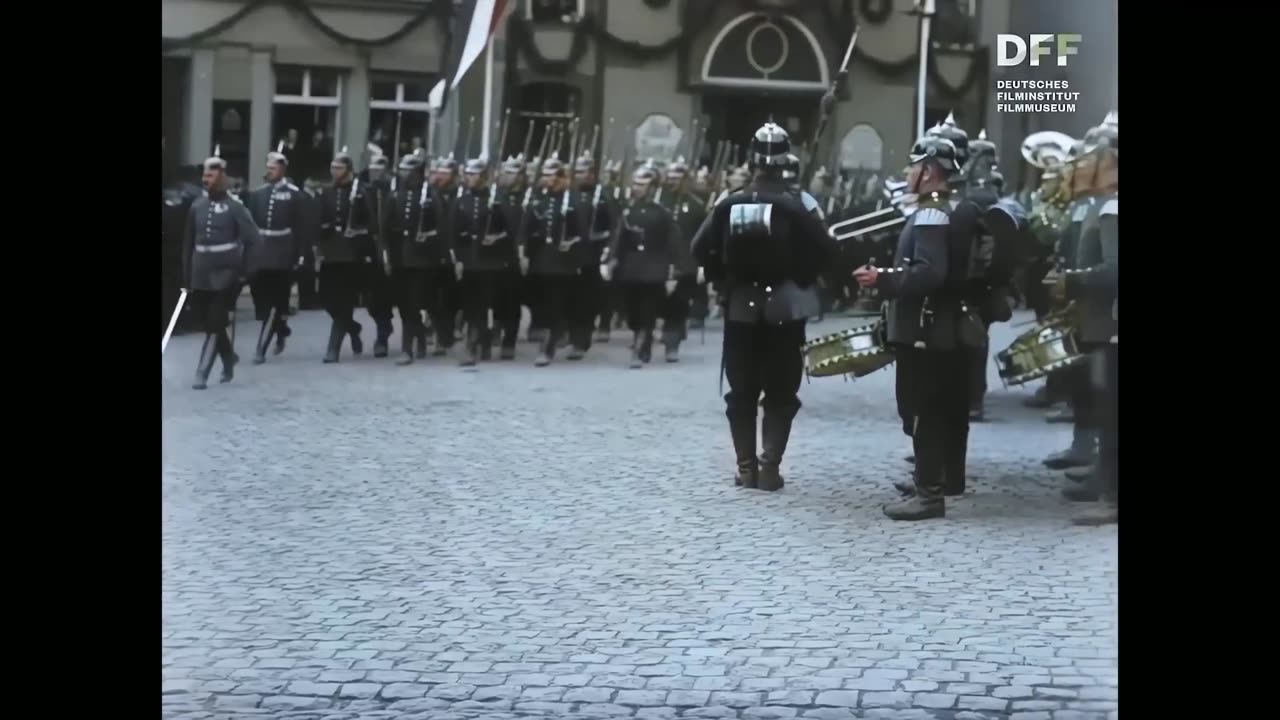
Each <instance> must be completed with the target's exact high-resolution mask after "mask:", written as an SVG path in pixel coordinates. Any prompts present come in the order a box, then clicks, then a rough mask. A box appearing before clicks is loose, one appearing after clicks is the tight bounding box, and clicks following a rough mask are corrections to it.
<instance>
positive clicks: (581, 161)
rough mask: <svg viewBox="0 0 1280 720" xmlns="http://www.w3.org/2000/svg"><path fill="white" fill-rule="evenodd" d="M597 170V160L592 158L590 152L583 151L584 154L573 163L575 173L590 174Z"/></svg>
mask: <svg viewBox="0 0 1280 720" xmlns="http://www.w3.org/2000/svg"><path fill="white" fill-rule="evenodd" d="M595 168H596V161H595V158H592V157H591V151H590V150H583V151H582V154H581V155H579V156H578V159H577V160H576V161H574V163H573V171H574V173H589V172H591V171H592V170H595Z"/></svg>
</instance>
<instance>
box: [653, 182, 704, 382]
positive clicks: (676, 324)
mask: <svg viewBox="0 0 1280 720" xmlns="http://www.w3.org/2000/svg"><path fill="white" fill-rule="evenodd" d="M688 172H689V167H688V166H687V165H686V164H685V162H684V158H676V161H675V162H673V163H671V165H669V166H667V172H666V177H665V183H664V186H663V188H662V189H661V190H660V191H659V196H658V202H659V204H660V205H662V206H663V207H664V208H666V209H667V210H668V211H669V212H670V213H671V215H672V217H673V218H675V222H676V226H677V227H679V228H680V238H681V243H683V244H684V245H685V247H684V251H683V252H682V253H681V255H680V257H679V258H677V262H675V263H674V265H675V272H676V278H675V280H676V285H675V289H674V290H673V291H672V292H670V293H668V294H667V295H666V296H665V297H664V298H663V301H662V310H661V314H662V345H663V347H664V348H665V350H666V353H665V354H666V361H667V362H670V363H673V362H679V361H680V343H681V342H683V341H684V339H685V337H686V336H687V332H686V327H687V326H688V324H689V316H690V313H691V311H692V307H691V305H692V302H693V299H694V298H696V297H697V296H698V295H699V294H701V295H702V298H703V305H704V306H705V305H706V296H707V290H706V285H705V282H706V278H705V277H704V276H703V274H701V273H699V272H698V267H697V264H696V263H694V262H693V259H692V257H691V256H690V255H689V252H688V242H689V241H690V240H692V239H693V236H694V235H695V234H696V233H697V232H698V228H700V227H702V222H703V221H704V220H706V217H707V213H706V210H705V209H704V205H703V204H702V203H700V202H698V200H697V198H695V197H694V196H693V194H692V193H690V192H689V191H688V190H687V189H686V188H685V183H686V181H687V178H688ZM703 317H705V316H703Z"/></svg>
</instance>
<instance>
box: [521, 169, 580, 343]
mask: <svg viewBox="0 0 1280 720" xmlns="http://www.w3.org/2000/svg"><path fill="white" fill-rule="evenodd" d="M541 175H542V176H541V179H540V180H539V185H540V187H539V188H538V190H537V192H536V193H535V194H534V195H533V197H532V199H531V201H530V203H529V206H528V208H526V211H525V212H526V217H525V218H523V219H522V221H521V224H522V226H523V228H524V237H523V238H522V241H521V245H522V246H523V247H524V248H525V252H526V253H527V257H528V258H529V262H530V268H529V272H530V273H531V274H533V275H535V276H536V277H537V278H538V285H539V290H540V295H541V298H540V299H541V301H542V307H543V318H544V319H545V320H546V322H547V325H548V332H547V336H546V339H545V340H543V341H542V343H541V348H540V350H539V352H538V357H537V359H536V360H534V365H536V366H537V367H545V366H547V365H549V364H551V360H552V359H553V358H554V357H555V353H556V343H557V342H559V340H560V337H561V336H562V335H564V334H565V332H567V331H568V329H569V322H570V318H571V317H572V312H573V308H574V307H575V306H580V305H581V304H583V303H585V302H587V301H588V300H589V298H588V297H587V293H586V288H587V284H586V282H585V281H584V279H583V275H582V268H583V267H584V266H585V265H586V264H587V263H588V261H590V260H591V257H590V243H588V242H585V241H584V239H585V238H587V237H589V227H588V225H587V223H588V222H589V219H588V213H585V212H583V210H584V206H583V205H582V204H581V202H580V201H578V200H577V198H576V194H575V193H573V192H571V191H570V189H569V178H568V177H567V176H566V174H565V167H564V163H562V162H561V161H560V159H559V158H558V157H556V156H555V155H552V156H551V157H550V158H548V159H547V161H546V162H544V163H543V164H542V173H541ZM584 352H585V350H584V349H582V348H579V347H574V348H573V349H572V350H571V351H570V353H569V359H570V360H580V359H582V357H583V353H584Z"/></svg>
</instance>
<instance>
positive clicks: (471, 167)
mask: <svg viewBox="0 0 1280 720" xmlns="http://www.w3.org/2000/svg"><path fill="white" fill-rule="evenodd" d="M484 168H485V161H483V160H481V159H480V158H471V159H470V160H468V161H467V164H466V166H465V167H464V168H463V169H462V172H463V173H465V174H467V175H479V174H480V173H482V172H484Z"/></svg>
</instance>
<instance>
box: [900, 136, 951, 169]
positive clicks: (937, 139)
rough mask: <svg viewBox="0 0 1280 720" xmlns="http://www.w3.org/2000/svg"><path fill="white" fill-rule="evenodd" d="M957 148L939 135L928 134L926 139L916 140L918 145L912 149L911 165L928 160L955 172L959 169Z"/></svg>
mask: <svg viewBox="0 0 1280 720" xmlns="http://www.w3.org/2000/svg"><path fill="white" fill-rule="evenodd" d="M957 155H958V153H957V152H956V146H955V144H953V143H952V142H951V141H950V140H948V139H947V138H944V137H941V136H938V135H929V134H926V135H925V136H924V137H922V138H920V139H919V140H916V144H915V145H914V146H912V148H911V154H910V155H909V156H908V157H909V158H910V159H911V164H912V165H915V164H916V163H921V162H924V161H926V160H933V161H935V162H937V163H938V164H939V165H941V166H942V168H943V169H945V170H947V171H949V172H954V171H956V170H957V169H959V167H960V166H959V163H958V162H957V158H956V156H957Z"/></svg>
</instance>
